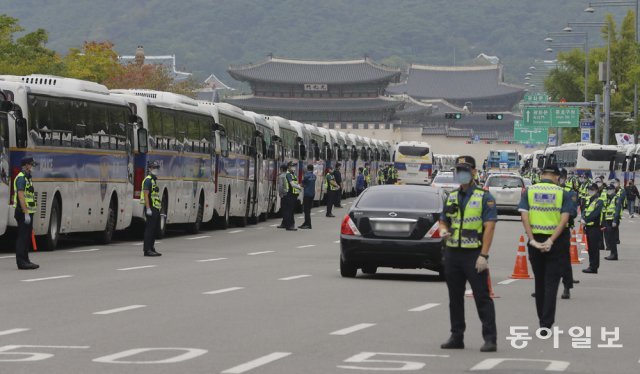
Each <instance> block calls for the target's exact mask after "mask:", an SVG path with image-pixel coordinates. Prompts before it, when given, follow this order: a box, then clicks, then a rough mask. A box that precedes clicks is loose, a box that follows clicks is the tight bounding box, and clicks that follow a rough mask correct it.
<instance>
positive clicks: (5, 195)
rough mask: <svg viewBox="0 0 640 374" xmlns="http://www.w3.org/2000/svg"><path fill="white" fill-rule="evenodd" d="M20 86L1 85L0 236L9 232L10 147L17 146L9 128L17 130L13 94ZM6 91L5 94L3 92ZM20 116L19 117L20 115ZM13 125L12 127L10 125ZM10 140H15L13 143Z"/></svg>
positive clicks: (17, 118)
mask: <svg viewBox="0 0 640 374" xmlns="http://www.w3.org/2000/svg"><path fill="white" fill-rule="evenodd" d="M19 87H20V86H19V85H18V84H14V85H13V87H12V86H11V85H7V84H6V83H4V84H0V235H4V233H5V232H6V230H7V224H8V220H9V205H10V198H9V192H10V190H11V187H10V186H9V184H11V182H12V180H11V176H10V175H9V170H10V169H9V147H10V144H11V143H14V145H15V134H14V135H13V137H12V136H10V135H9V128H10V126H11V128H15V122H16V121H17V120H22V121H24V120H23V119H19V117H16V113H15V112H14V105H13V92H14V91H17V90H18V89H19ZM4 89H6V90H7V92H6V93H5V92H4V91H3V90H4ZM18 116H19V115H18ZM9 123H11V125H9ZM10 139H13V141H12V142H11V141H10Z"/></svg>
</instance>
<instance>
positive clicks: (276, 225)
mask: <svg viewBox="0 0 640 374" xmlns="http://www.w3.org/2000/svg"><path fill="white" fill-rule="evenodd" d="M278 226H279V225H278V224H277V223H276V224H275V225H269V227H278Z"/></svg>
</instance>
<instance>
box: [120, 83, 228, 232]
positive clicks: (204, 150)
mask: <svg viewBox="0 0 640 374" xmlns="http://www.w3.org/2000/svg"><path fill="white" fill-rule="evenodd" d="M111 93H112V94H113V95H114V96H118V97H121V98H123V99H124V100H126V101H127V102H128V103H129V105H130V106H131V108H132V109H133V110H134V112H135V114H136V115H137V116H138V117H140V119H141V120H142V124H143V126H144V128H145V129H147V131H148V141H147V143H148V152H147V153H144V154H142V153H136V156H135V163H134V164H135V165H134V193H133V194H132V196H131V200H130V204H131V206H132V208H133V216H134V218H136V219H139V220H143V219H144V212H143V205H141V204H140V195H141V193H142V192H141V191H142V182H143V180H144V178H145V177H146V173H147V166H148V164H149V163H151V162H153V161H156V162H158V163H160V170H159V171H158V181H157V183H158V188H159V189H160V200H161V204H162V205H161V208H160V220H159V228H158V231H157V233H158V234H157V236H158V237H159V238H161V237H163V236H164V234H165V232H166V229H167V225H177V224H180V225H184V226H185V228H186V229H187V231H188V232H190V233H197V232H199V231H200V227H201V225H202V223H203V222H209V221H210V220H211V219H212V218H213V206H214V201H215V193H214V188H213V180H214V170H213V162H212V154H213V151H214V149H213V142H212V138H211V137H212V131H213V124H214V119H213V117H212V116H211V113H210V112H209V111H207V110H206V109H204V108H200V107H199V106H198V103H197V102H196V101H195V100H193V99H191V98H189V97H186V96H182V95H177V94H174V93H169V92H160V91H152V90H141V89H136V90H112V91H111Z"/></svg>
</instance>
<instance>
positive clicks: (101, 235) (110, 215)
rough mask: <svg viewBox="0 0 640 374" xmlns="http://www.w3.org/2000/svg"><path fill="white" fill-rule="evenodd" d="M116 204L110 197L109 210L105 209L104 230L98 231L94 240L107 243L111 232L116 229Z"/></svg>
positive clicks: (111, 237)
mask: <svg viewBox="0 0 640 374" xmlns="http://www.w3.org/2000/svg"><path fill="white" fill-rule="evenodd" d="M117 209H118V208H117V204H116V201H115V199H113V198H112V199H111V202H110V203H109V210H108V211H107V225H106V226H105V228H104V231H101V232H98V235H97V237H96V241H97V242H98V243H100V244H109V243H111V240H112V239H113V233H114V232H115V231H116V219H117V217H116V212H117Z"/></svg>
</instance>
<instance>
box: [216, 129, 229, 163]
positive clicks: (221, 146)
mask: <svg viewBox="0 0 640 374" xmlns="http://www.w3.org/2000/svg"><path fill="white" fill-rule="evenodd" d="M215 139H216V154H217V155H220V156H222V157H227V156H229V144H228V142H227V135H226V134H225V133H224V132H221V131H220V130H217V131H216V135H215Z"/></svg>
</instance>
